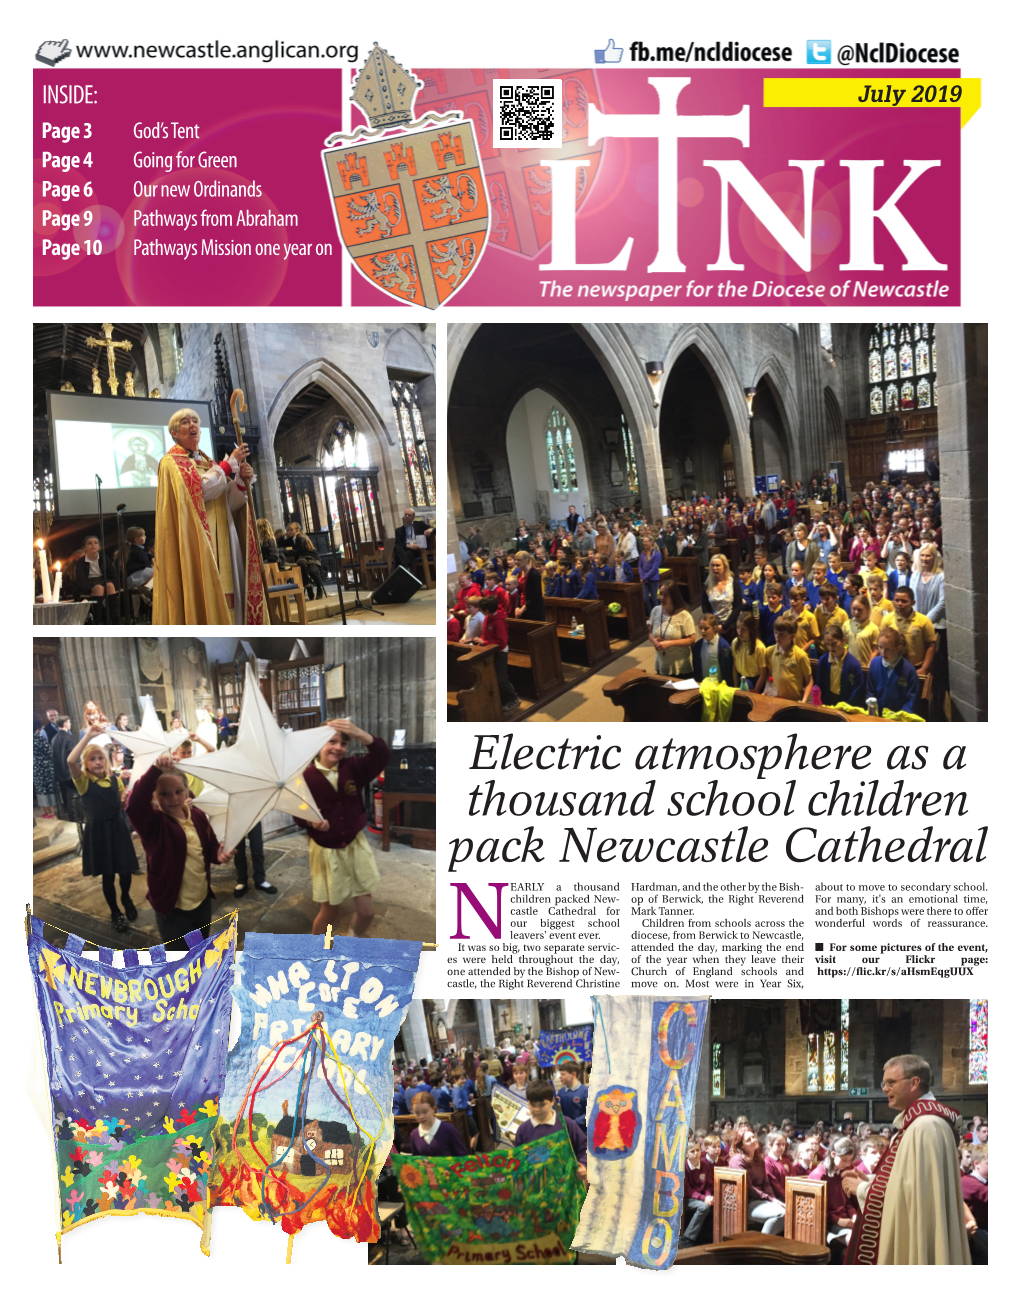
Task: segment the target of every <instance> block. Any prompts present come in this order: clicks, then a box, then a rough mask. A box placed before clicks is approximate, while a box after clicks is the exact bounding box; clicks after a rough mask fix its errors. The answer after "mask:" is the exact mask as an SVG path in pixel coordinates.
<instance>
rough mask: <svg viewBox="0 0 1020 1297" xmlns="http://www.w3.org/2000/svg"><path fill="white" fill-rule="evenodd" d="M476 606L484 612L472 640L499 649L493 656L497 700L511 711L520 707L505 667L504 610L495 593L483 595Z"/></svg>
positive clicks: (507, 654)
mask: <svg viewBox="0 0 1020 1297" xmlns="http://www.w3.org/2000/svg"><path fill="white" fill-rule="evenodd" d="M478 606H479V608H480V609H481V611H482V613H483V614H484V616H485V620H484V622H483V623H482V629H481V634H480V635H479V636H478V637H477V638H476V639H475V640H474V643H475V644H495V645H496V648H497V649H498V650H499V651H498V652H497V653H496V655H495V657H494V658H493V662H494V664H495V667H496V683H497V685H498V686H499V701H500V705H501V706H502V708H503V711H504V712H512V711H513V710H514V708H515V707H520V705H521V700H520V699H519V698H518V697H517V691H516V690H515V689H514V687H513V685H512V684H511V683H510V677H509V675H508V674H507V669H506V664H507V658H508V656H509V645H508V642H507V629H506V611H505V609H504V608H503V607H502V606H501V605H500V602H499V600H498V599H497V598H496V597H495V595H486V596H484V597H483V598H482V599H480V600H479V603H478Z"/></svg>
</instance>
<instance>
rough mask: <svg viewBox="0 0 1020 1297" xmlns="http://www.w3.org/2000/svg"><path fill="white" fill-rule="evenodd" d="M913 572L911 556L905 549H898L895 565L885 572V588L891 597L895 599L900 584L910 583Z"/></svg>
mask: <svg viewBox="0 0 1020 1297" xmlns="http://www.w3.org/2000/svg"><path fill="white" fill-rule="evenodd" d="M911 574H912V568H911V560H910V558H909V557H908V555H907V554H905V553H904V552H903V550H901V549H898V550H897V551H896V558H895V566H894V567H893V568H892V570H891V571H889V572H886V574H885V588H886V593H887V594H888V596H889V598H890V599H895V597H896V591H897V590H898V589H899V588H900V586H902V585H910V577H911Z"/></svg>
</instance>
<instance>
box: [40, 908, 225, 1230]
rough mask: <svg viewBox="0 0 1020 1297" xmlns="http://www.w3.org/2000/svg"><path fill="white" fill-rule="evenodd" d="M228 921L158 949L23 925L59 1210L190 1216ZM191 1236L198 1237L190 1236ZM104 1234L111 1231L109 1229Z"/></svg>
mask: <svg viewBox="0 0 1020 1297" xmlns="http://www.w3.org/2000/svg"><path fill="white" fill-rule="evenodd" d="M235 936H236V923H235V922H234V921H233V920H232V921H231V923H230V924H229V925H228V926H227V927H226V928H224V929H223V930H222V931H221V932H220V933H219V934H218V935H217V936H214V937H211V938H210V939H209V940H207V941H203V940H202V938H201V937H200V936H199V934H198V933H192V934H190V936H189V937H188V938H187V940H188V944H189V950H188V952H187V954H186V955H185V956H184V957H183V958H182V959H177V960H170V959H168V958H167V956H166V952H165V950H164V948H163V947H162V946H154V947H153V948H152V949H151V950H150V951H148V952H146V953H147V954H148V957H149V960H150V961H151V962H146V963H141V962H139V958H138V956H139V952H138V951H136V950H125V951H124V966H123V967H114V964H113V957H114V956H113V951H112V950H107V949H100V950H99V955H98V958H95V957H93V958H89V959H87V958H85V957H84V956H83V955H82V949H83V945H84V943H83V941H82V939H81V937H76V936H69V937H68V938H67V941H66V943H65V945H64V948H63V950H61V949H59V948H58V947H56V946H52V945H51V944H50V943H49V942H48V941H46V939H45V938H44V936H43V924H42V921H41V920H40V919H37V918H33V919H32V922H31V931H30V934H29V939H28V959H29V968H30V969H31V973H32V980H33V982H34V985H35V993H36V1002H37V1004H38V1009H39V1018H40V1024H41V1031H42V1043H43V1052H44V1055H45V1059H46V1069H47V1074H48V1078H49V1088H50V1102H51V1104H52V1111H53V1133H54V1146H55V1151H56V1158H57V1175H58V1179H59V1187H60V1203H61V1223H60V1229H59V1231H58V1234H57V1238H58V1242H59V1239H60V1236H61V1234H65V1233H67V1232H68V1231H69V1230H72V1229H74V1228H75V1227H76V1226H78V1225H82V1224H84V1223H85V1222H86V1221H89V1220H98V1219H99V1218H100V1217H101V1216H110V1215H114V1216H130V1215H133V1214H135V1213H136V1212H146V1213H150V1214H153V1215H157V1216H176V1217H178V1218H180V1219H186V1220H193V1221H194V1222H195V1224H196V1225H200V1226H201V1225H202V1224H203V1221H204V1219H205V1213H206V1185H207V1179H208V1173H209V1167H210V1164H211V1161H212V1144H213V1138H212V1137H213V1127H214V1126H215V1124H216V1115H217V1100H218V1099H219V1096H220V1092H221V1090H222V1086H223V1076H224V1067H225V1064H226V1057H227V1037H228V1032H229V1027H230V1009H231V999H230V987H231V983H232V982H233V979H234V941H235ZM203 1244H204V1240H203ZM114 1246H116V1241H115V1240H114Z"/></svg>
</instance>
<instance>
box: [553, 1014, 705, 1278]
mask: <svg viewBox="0 0 1020 1297" xmlns="http://www.w3.org/2000/svg"><path fill="white" fill-rule="evenodd" d="M592 1006H593V1008H594V1010H595V1049H594V1055H595V1057H594V1061H593V1063H592V1070H591V1076H590V1077H589V1078H588V1196H587V1198H586V1199H585V1203H584V1209H583V1211H582V1213H581V1222H580V1225H579V1227H578V1230H577V1234H576V1235H575V1236H574V1241H573V1246H574V1247H575V1248H576V1249H577V1250H578V1251H579V1252H598V1253H601V1254H603V1255H604V1256H623V1257H626V1259H627V1263H628V1264H629V1265H634V1266H640V1267H643V1268H646V1269H653V1270H664V1269H666V1268H668V1267H669V1266H671V1265H672V1264H673V1261H674V1259H675V1257H676V1249H677V1243H678V1242H679V1237H680V1220H681V1215H682V1212H683V1202H684V1187H683V1186H684V1161H685V1158H686V1151H687V1132H688V1130H689V1129H690V1127H691V1125H692V1124H693V1119H694V1092H695V1087H696V1085H697V1079H698V1066H699V1064H700V1061H701V1042H702V1037H703V1036H704V1033H705V1020H706V1017H707V1014H708V1000H707V999H697V1000H660V999H657V998H655V997H652V996H643V995H613V996H594V995H593V996H592Z"/></svg>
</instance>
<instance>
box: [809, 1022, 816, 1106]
mask: <svg viewBox="0 0 1020 1297" xmlns="http://www.w3.org/2000/svg"><path fill="white" fill-rule="evenodd" d="M807 1088H808V1094H817V1092H818V1033H817V1032H816V1031H812V1032H810V1033H809V1035H808V1038H807Z"/></svg>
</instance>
